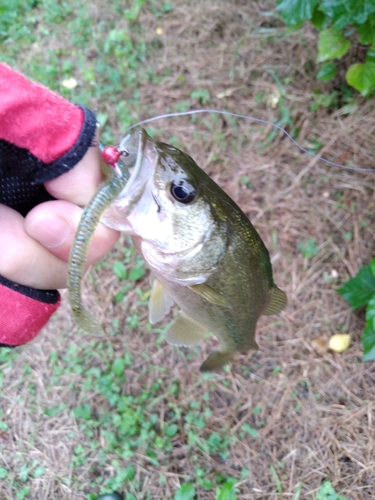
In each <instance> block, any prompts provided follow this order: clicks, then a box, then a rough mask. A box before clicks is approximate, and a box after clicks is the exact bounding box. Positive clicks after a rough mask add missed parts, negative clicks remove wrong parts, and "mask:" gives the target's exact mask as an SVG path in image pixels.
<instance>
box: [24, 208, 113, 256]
mask: <svg viewBox="0 0 375 500" xmlns="http://www.w3.org/2000/svg"><path fill="white" fill-rule="evenodd" d="M81 215H82V209H81V208H80V207H78V206H77V205H75V204H73V203H70V202H68V201H63V200H54V201H47V202H45V203H41V204H40V205H38V206H36V207H35V208H33V209H32V210H31V211H30V212H29V213H28V214H27V216H26V219H25V231H26V232H27V233H28V234H29V236H31V237H32V238H34V239H35V240H37V241H39V243H41V244H42V245H43V246H44V247H46V248H47V249H48V250H49V251H50V252H51V253H52V254H53V255H55V256H56V257H58V258H59V259H61V260H63V261H66V262H67V261H68V260H69V253H70V249H71V246H72V244H73V240H74V235H75V232H76V228H77V226H78V224H79V221H80V218H81ZM118 235H119V233H118V232H117V231H114V230H113V229H109V228H108V227H106V226H104V225H103V224H99V225H98V227H97V228H96V230H95V233H94V235H93V238H92V241H91V243H90V248H89V252H88V256H87V264H91V263H93V262H96V261H98V260H100V259H101V258H102V257H104V255H105V254H106V253H107V252H108V251H109V250H110V249H111V248H112V247H113V245H114V244H115V243H116V240H117V238H118Z"/></svg>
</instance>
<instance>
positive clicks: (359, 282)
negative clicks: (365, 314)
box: [337, 266, 375, 309]
mask: <svg viewBox="0 0 375 500" xmlns="http://www.w3.org/2000/svg"><path fill="white" fill-rule="evenodd" d="M337 291H338V293H339V294H340V295H342V296H343V297H344V299H345V300H347V301H348V302H349V304H350V307H352V308H353V309H357V307H361V306H365V305H366V304H367V303H368V302H369V301H370V300H371V299H372V297H373V296H374V295H375V276H374V275H373V274H372V272H371V269H370V266H363V267H361V269H360V270H359V271H358V274H357V275H356V276H354V278H351V279H350V280H348V281H347V282H346V283H345V284H344V285H343V286H342V287H340V288H339V289H338V290H337Z"/></svg>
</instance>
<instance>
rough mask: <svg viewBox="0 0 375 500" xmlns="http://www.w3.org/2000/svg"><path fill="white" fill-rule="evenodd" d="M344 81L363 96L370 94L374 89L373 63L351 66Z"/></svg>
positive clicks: (374, 71) (374, 65)
mask: <svg viewBox="0 0 375 500" xmlns="http://www.w3.org/2000/svg"><path fill="white" fill-rule="evenodd" d="M346 81H347V82H348V84H349V85H351V86H352V87H354V88H355V89H356V90H358V91H359V92H361V94H362V95H363V96H366V95H368V94H370V92H371V91H372V90H374V89H375V62H366V63H357V64H352V65H351V66H350V67H349V69H348V71H347V72H346Z"/></svg>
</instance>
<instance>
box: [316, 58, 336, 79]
mask: <svg viewBox="0 0 375 500" xmlns="http://www.w3.org/2000/svg"><path fill="white" fill-rule="evenodd" d="M336 73H337V68H336V65H335V64H334V63H332V62H326V63H324V64H323V65H322V67H321V68H320V70H319V72H318V74H317V75H316V77H317V79H318V80H323V82H329V81H330V80H332V78H333V77H335V76H336Z"/></svg>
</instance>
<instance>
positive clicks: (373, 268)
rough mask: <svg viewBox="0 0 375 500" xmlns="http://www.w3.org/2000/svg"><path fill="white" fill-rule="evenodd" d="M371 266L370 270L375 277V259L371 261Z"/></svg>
mask: <svg viewBox="0 0 375 500" xmlns="http://www.w3.org/2000/svg"><path fill="white" fill-rule="evenodd" d="M369 266H370V270H371V272H372V274H373V276H375V259H372V260H371V261H370V264H369Z"/></svg>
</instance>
